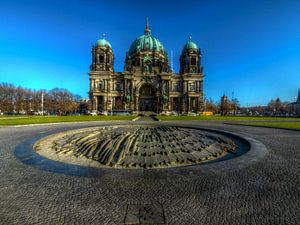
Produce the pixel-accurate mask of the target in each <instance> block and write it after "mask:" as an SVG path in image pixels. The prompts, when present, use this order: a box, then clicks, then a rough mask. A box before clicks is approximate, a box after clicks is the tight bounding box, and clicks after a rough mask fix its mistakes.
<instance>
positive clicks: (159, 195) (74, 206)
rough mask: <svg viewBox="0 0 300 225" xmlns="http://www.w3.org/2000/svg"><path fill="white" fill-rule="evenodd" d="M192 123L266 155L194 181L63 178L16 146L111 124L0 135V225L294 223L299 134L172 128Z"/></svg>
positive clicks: (297, 220) (297, 218) (299, 189)
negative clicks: (245, 139) (252, 143)
mask: <svg viewBox="0 0 300 225" xmlns="http://www.w3.org/2000/svg"><path fill="white" fill-rule="evenodd" d="M117 123H118V122H115V123H114V124H117ZM123 123H126V124H130V123H134V122H123ZM165 123H166V124H167V123H169V124H170V125H172V124H175V122H165ZM195 123H198V124H199V125H200V126H203V127H207V128H214V129H222V130H227V131H231V132H235V133H240V134H244V135H247V136H249V137H252V138H254V139H257V140H259V141H261V142H262V143H263V144H265V145H266V147H267V148H268V149H269V152H268V154H267V155H266V156H265V158H263V159H262V160H260V161H258V162H256V163H254V164H251V165H249V166H247V167H242V168H241V169H239V170H234V171H229V172H218V173H214V174H202V173H199V176H195V175H189V174H178V173H176V174H173V173H170V174H169V175H167V176H163V177H160V176H155V173H152V172H151V170H145V171H143V170H141V171H142V172H141V174H140V175H132V176H131V175H130V173H128V176H122V177H117V176H115V174H114V173H109V172H105V173H104V174H103V175H102V176H101V177H94V178H91V177H80V176H68V175H64V174H60V173H51V172H46V171H43V170H39V169H37V168H36V167H33V166H29V165H26V164H23V163H22V162H20V161H18V160H17V159H16V158H15V156H14V149H15V147H16V146H17V145H19V144H20V143H22V142H23V141H25V140H28V139H31V138H33V137H35V136H41V135H46V134H51V133H55V132H58V131H63V130H69V129H74V128H81V127H86V126H94V125H99V124H112V122H96V123H78V124H59V125H40V126H27V127H10V128H9V127H6V128H5V127H2V128H0V224H5V225H10V224H22V225H23V224H43V225H44V224H51V225H53V224H84V225H86V224H101V225H102V224H103V225H104V224H105V225H106V224H107V225H112V224H124V223H126V224H137V223H138V222H139V223H140V224H147V223H148V224H149V223H151V222H153V223H155V224H172V225H173V224H174V225H175V224H178V225H183V224H188V225H191V224H216V225H220V224H231V225H232V224H239V225H240V224H264V225H265V224H300V166H299V165H300V152H299V151H300V149H299V148H300V132H298V131H288V130H280V129H271V128H257V127H244V126H237V125H224V124H222V123H219V122H210V123H209V122H194V121H193V122H176V124H191V125H195ZM199 168H201V166H200V167H199ZM137 213H139V215H137ZM141 215H142V218H138V216H141Z"/></svg>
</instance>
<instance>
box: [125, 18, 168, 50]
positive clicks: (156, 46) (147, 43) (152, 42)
mask: <svg viewBox="0 0 300 225" xmlns="http://www.w3.org/2000/svg"><path fill="white" fill-rule="evenodd" d="M140 51H155V52H160V51H162V52H164V47H163V45H162V43H161V42H160V41H159V40H158V39H157V38H155V37H153V36H152V35H151V32H150V28H149V25H148V19H147V22H146V29H145V34H144V35H142V36H140V37H139V38H137V39H136V40H135V41H134V42H133V43H132V44H131V46H130V48H129V51H128V53H129V54H130V55H131V54H133V53H136V52H140Z"/></svg>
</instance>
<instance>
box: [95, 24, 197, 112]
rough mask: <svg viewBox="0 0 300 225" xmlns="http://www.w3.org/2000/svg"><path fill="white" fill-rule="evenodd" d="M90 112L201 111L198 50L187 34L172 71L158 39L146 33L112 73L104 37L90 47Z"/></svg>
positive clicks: (109, 51)
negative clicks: (120, 69) (121, 66)
mask: <svg viewBox="0 0 300 225" xmlns="http://www.w3.org/2000/svg"><path fill="white" fill-rule="evenodd" d="M89 78H90V91H89V96H90V101H91V104H92V110H93V111H110V110H113V111H122V110H127V111H136V112H138V111H153V112H158V113H159V112H163V111H164V112H168V111H169V112H170V111H176V112H179V113H189V112H196V113H198V112H201V111H203V73H202V66H201V52H200V49H199V48H198V46H197V45H196V44H195V43H194V42H192V40H191V38H190V39H189V40H188V42H187V43H186V44H185V45H184V47H183V49H182V53H181V56H180V71H179V73H178V74H177V73H173V71H171V68H170V62H169V59H168V54H167V52H166V50H165V49H164V47H163V45H162V43H161V42H160V41H159V40H158V39H157V38H155V37H153V36H152V35H151V32H150V28H149V25H148V21H147V23H146V28H145V33H144V35H142V36H140V37H139V38H137V39H136V40H134V41H133V43H132V44H131V46H130V48H129V51H128V52H127V53H126V58H125V67H124V72H115V70H114V54H113V50H112V46H111V44H110V43H109V42H108V41H107V40H106V39H105V38H104V37H103V39H100V40H98V41H97V42H96V44H95V46H93V48H92V64H91V66H90V72H89Z"/></svg>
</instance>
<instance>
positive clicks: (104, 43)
mask: <svg viewBox="0 0 300 225" xmlns="http://www.w3.org/2000/svg"><path fill="white" fill-rule="evenodd" d="M96 46H100V47H107V46H109V47H110V48H111V45H110V43H109V42H108V41H107V40H105V39H99V40H98V41H97V42H96Z"/></svg>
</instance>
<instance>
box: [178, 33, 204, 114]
mask: <svg viewBox="0 0 300 225" xmlns="http://www.w3.org/2000/svg"><path fill="white" fill-rule="evenodd" d="M179 74H180V77H181V83H182V90H181V91H182V98H181V111H182V112H183V113H189V112H201V111H203V74H202V66H201V52H200V49H199V48H198V46H197V45H196V43H194V42H192V38H191V37H189V40H188V42H187V43H186V44H185V45H184V47H183V49H182V53H181V56H180V71H179Z"/></svg>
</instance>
